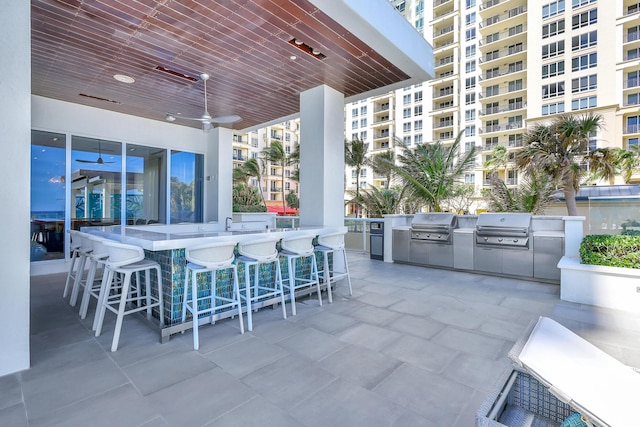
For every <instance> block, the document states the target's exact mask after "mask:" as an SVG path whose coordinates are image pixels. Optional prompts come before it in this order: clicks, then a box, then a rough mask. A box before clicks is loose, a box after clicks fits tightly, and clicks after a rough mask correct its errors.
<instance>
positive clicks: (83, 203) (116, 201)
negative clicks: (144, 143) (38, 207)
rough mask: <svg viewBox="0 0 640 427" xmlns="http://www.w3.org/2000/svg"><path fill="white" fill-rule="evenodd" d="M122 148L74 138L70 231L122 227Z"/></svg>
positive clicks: (98, 141)
mask: <svg viewBox="0 0 640 427" xmlns="http://www.w3.org/2000/svg"><path fill="white" fill-rule="evenodd" d="M121 153H122V145H121V143H119V142H114V141H105V140H99V139H94V138H84V137H79V136H74V137H72V139H71V228H72V229H74V230H79V229H80V227H83V226H86V225H114V224H120V218H121V209H120V207H121V192H120V190H121V170H122V156H121Z"/></svg>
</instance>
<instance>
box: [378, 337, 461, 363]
mask: <svg viewBox="0 0 640 427" xmlns="http://www.w3.org/2000/svg"><path fill="white" fill-rule="evenodd" d="M382 352H383V353H384V354H386V355H388V356H391V357H393V358H395V359H398V360H402V361H403V362H406V363H409V364H411V365H413V366H417V367H419V368H422V369H426V370H428V371H431V372H441V371H442V370H443V369H444V367H445V366H447V365H448V364H449V363H450V362H451V360H452V359H453V358H454V357H455V356H456V355H457V354H458V352H457V351H456V350H452V349H450V348H447V347H444V346H441V345H438V344H435V343H433V342H431V341H427V340H425V339H422V338H418V337H413V336H402V337H400V339H398V340H397V341H395V342H394V343H393V345H390V346H388V347H386V348H385V349H383V350H382Z"/></svg>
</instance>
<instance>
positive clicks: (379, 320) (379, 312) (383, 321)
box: [346, 306, 401, 326]
mask: <svg viewBox="0 0 640 427" xmlns="http://www.w3.org/2000/svg"><path fill="white" fill-rule="evenodd" d="M346 314H347V315H349V316H351V317H354V318H356V319H358V320H360V321H362V322H366V323H370V324H372V325H378V326H384V325H387V324H389V323H390V322H392V321H394V320H395V319H397V318H399V317H400V316H401V314H400V313H395V312H393V311H390V310H387V309H385V308H381V307H374V306H366V307H361V308H359V309H357V310H354V311H350V312H349V313H346Z"/></svg>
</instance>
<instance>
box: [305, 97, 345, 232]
mask: <svg viewBox="0 0 640 427" xmlns="http://www.w3.org/2000/svg"><path fill="white" fill-rule="evenodd" d="M300 141H301V144H300V223H301V224H302V225H304V226H310V225H316V226H330V227H336V226H340V227H341V226H343V225H344V95H343V94H342V93H340V92H338V91H336V90H335V89H332V88H330V87H329V86H318V87H315V88H313V89H309V90H307V91H305V92H302V93H301V94H300Z"/></svg>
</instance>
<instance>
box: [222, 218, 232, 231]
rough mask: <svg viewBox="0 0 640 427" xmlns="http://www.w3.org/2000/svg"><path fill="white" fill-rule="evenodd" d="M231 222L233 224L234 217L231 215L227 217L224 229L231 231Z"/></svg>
mask: <svg viewBox="0 0 640 427" xmlns="http://www.w3.org/2000/svg"><path fill="white" fill-rule="evenodd" d="M231 224H233V218H231V217H230V216H228V217H226V218H225V220H224V230H225V231H229V230H230V229H231Z"/></svg>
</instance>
